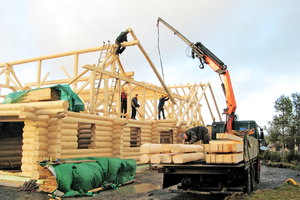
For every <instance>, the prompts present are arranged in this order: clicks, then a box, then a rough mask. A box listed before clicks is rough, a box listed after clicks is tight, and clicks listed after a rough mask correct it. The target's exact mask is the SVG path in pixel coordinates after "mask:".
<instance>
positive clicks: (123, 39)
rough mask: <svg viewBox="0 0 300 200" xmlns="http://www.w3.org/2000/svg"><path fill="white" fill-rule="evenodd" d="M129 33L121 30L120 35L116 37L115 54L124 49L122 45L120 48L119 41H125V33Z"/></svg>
mask: <svg viewBox="0 0 300 200" xmlns="http://www.w3.org/2000/svg"><path fill="white" fill-rule="evenodd" d="M128 33H129V31H127V30H126V31H122V32H121V33H120V35H119V36H118V37H117V39H116V44H117V45H118V48H117V51H116V55H119V54H121V53H123V51H124V50H125V49H126V47H122V48H121V42H127V34H128Z"/></svg>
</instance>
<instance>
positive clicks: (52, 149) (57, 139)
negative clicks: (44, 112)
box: [47, 117, 62, 159]
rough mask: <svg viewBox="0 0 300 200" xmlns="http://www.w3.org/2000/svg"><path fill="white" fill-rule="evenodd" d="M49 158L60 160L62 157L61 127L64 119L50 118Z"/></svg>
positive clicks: (48, 136)
mask: <svg viewBox="0 0 300 200" xmlns="http://www.w3.org/2000/svg"><path fill="white" fill-rule="evenodd" d="M48 125H49V127H48V131H49V133H48V135H47V138H48V141H47V143H48V145H49V147H48V149H47V152H48V156H47V157H51V158H54V159H55V158H60V157H61V132H60V130H61V125H62V119H60V118H56V117H55V118H50V119H49V121H48Z"/></svg>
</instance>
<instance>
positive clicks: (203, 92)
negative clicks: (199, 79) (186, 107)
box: [187, 84, 208, 126]
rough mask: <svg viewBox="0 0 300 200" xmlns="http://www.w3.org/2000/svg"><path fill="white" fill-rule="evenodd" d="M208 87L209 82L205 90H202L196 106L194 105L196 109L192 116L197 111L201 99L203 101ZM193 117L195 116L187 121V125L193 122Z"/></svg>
mask: <svg viewBox="0 0 300 200" xmlns="http://www.w3.org/2000/svg"><path fill="white" fill-rule="evenodd" d="M207 87H208V84H207V85H206V86H205V88H204V90H203V91H202V93H201V95H200V97H199V99H198V101H197V104H196V106H194V109H193V112H192V116H194V114H195V113H196V111H197V108H198V106H199V105H200V101H201V99H202V97H203V95H204V94H205V91H206V89H207ZM192 119H193V117H191V118H190V120H189V121H188V123H187V126H189V125H190V124H191V121H192Z"/></svg>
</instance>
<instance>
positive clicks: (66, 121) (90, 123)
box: [60, 112, 113, 159]
mask: <svg viewBox="0 0 300 200" xmlns="http://www.w3.org/2000/svg"><path fill="white" fill-rule="evenodd" d="M112 120H113V119H112V118H109V117H105V116H99V115H91V114H84V113H76V112H68V116H67V117H64V118H62V125H61V127H62V129H61V135H62V142H61V157H60V158H61V159H66V158H79V157H112V156H113V153H112V146H113V145H112V138H111V136H112ZM79 130H81V131H80V133H79ZM82 134H83V135H82ZM78 135H79V136H80V138H82V137H83V138H87V137H89V136H91V137H90V139H89V140H88V139H83V140H81V141H79V142H78V138H79V136H78ZM88 142H90V143H89V144H88V147H87V148H88V149H86V146H87V145H83V144H84V143H88ZM79 148H80V149H79ZM82 148H84V149H82Z"/></svg>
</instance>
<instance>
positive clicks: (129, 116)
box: [127, 83, 132, 118]
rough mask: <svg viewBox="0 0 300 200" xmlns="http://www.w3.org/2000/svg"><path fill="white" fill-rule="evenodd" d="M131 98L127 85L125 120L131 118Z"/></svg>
mask: <svg viewBox="0 0 300 200" xmlns="http://www.w3.org/2000/svg"><path fill="white" fill-rule="evenodd" d="M131 98H132V95H131V83H129V84H128V91H127V118H131Z"/></svg>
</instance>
